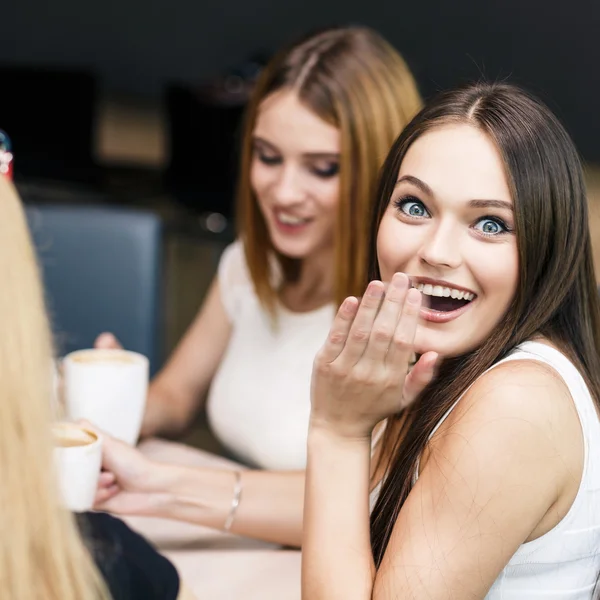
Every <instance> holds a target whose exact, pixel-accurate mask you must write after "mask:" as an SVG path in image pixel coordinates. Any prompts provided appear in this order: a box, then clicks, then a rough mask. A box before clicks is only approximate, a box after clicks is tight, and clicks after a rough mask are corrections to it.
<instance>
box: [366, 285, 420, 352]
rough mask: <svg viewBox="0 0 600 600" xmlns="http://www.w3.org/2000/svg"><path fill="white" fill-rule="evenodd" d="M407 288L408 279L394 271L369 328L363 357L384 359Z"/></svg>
mask: <svg viewBox="0 0 600 600" xmlns="http://www.w3.org/2000/svg"><path fill="white" fill-rule="evenodd" d="M408 288H409V279H408V277H407V276H406V275H404V273H396V274H395V275H394V276H393V277H392V281H391V282H390V285H389V286H388V288H387V293H386V295H385V298H384V299H383V302H382V303H381V307H380V309H379V313H378V314H377V317H376V318H375V323H374V324H373V329H372V330H371V336H370V337H369V343H368V345H367V349H366V351H365V354H364V357H365V359H367V360H370V361H373V362H377V363H383V361H384V360H385V357H386V354H387V352H388V349H389V347H390V344H391V342H392V338H393V336H394V331H395V330H396V325H397V324H398V320H399V319H400V315H401V313H402V306H403V305H404V300H405V298H406V293H407V291H408Z"/></svg>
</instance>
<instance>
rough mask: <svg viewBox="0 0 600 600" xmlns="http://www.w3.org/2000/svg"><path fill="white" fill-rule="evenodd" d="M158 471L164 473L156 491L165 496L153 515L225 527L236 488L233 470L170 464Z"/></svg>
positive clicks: (214, 527)
mask: <svg viewBox="0 0 600 600" xmlns="http://www.w3.org/2000/svg"><path fill="white" fill-rule="evenodd" d="M165 466H167V467H168V469H166V470H165V469H164V467H165ZM161 469H163V473H162V475H159V476H158V478H157V481H158V480H159V479H160V481H161V484H160V488H161V489H160V490H157V491H159V492H167V493H166V494H164V496H163V502H162V504H161V507H160V514H159V515H156V516H161V517H165V518H170V519H178V520H183V521H192V522H198V523H202V524H203V525H206V526H208V527H212V528H213V529H222V528H223V527H224V525H225V523H227V520H228V517H229V515H230V511H231V505H232V498H233V496H234V490H235V487H236V481H237V479H236V473H235V472H234V471H217V470H212V469H201V468H192V467H180V466H173V465H164V466H162V467H161Z"/></svg>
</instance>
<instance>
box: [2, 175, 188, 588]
mask: <svg viewBox="0 0 600 600" xmlns="http://www.w3.org/2000/svg"><path fill="white" fill-rule="evenodd" d="M0 213H1V218H0V236H1V239H2V252H1V253H0V280H1V281H2V294H1V300H0V310H1V313H0V314H1V317H0V382H1V384H0V472H1V473H2V485H1V486H0V531H1V532H2V535H1V536H0V540H1V542H0V590H1V596H2V598H7V599H10V600H109V599H112V600H120V599H125V598H127V600H133V599H137V598H139V599H140V600H141V599H143V600H150V599H155V600H175V599H176V598H178V599H179V600H183V599H184V598H187V599H188V600H190V599H191V598H192V597H191V595H190V593H189V591H187V590H186V589H185V588H184V587H183V586H182V585H180V582H179V577H178V576H177V572H176V571H175V569H174V567H173V566H172V565H171V564H170V563H169V562H168V561H167V560H166V559H165V558H164V557H162V556H160V555H158V554H157V553H156V551H155V550H154V549H153V548H151V547H150V546H149V545H148V544H147V542H145V540H143V539H142V538H141V537H139V536H138V535H137V534H135V533H134V532H133V531H131V530H130V529H129V528H128V527H127V526H126V525H125V524H124V523H121V522H120V521H118V520H117V519H114V518H113V517H110V516H109V515H94V514H85V513H84V514H81V515H78V516H77V521H76V520H75V519H74V517H73V515H71V513H69V511H68V510H66V509H65V508H63V507H62V506H61V502H60V499H59V490H58V484H57V476H56V473H55V470H54V464H53V461H52V457H53V441H52V437H51V423H52V421H53V419H54V418H55V417H56V415H55V414H53V408H54V407H53V406H52V402H51V398H52V397H53V394H54V374H53V372H52V368H51V365H52V360H53V344H52V337H51V333H50V327H49V324H48V319H47V315H46V310H45V306H44V294H43V290H42V285H41V281H40V275H39V270H38V265H37V261H36V256H35V251H34V248H33V245H32V242H31V238H30V235H29V231H28V228H27V223H26V220H25V216H24V211H23V208H22V206H21V202H20V200H19V197H18V196H17V194H16V192H15V190H14V188H13V186H12V184H11V183H10V182H9V181H8V178H6V177H3V176H0ZM82 536H83V537H82ZM108 549H109V550H110V554H111V556H108V554H106V552H104V551H106V550H108ZM134 549H135V552H133V550H134ZM129 551H132V552H129ZM129 554H132V555H135V556H129ZM109 560H110V561H111V564H109V563H108V561H109ZM134 562H135V564H133V563H134ZM113 563H114V564H113ZM116 563H118V565H117V564H116ZM101 573H102V575H104V576H106V581H105V580H104V577H103V576H102V575H101ZM148 590H151V593H149V592H148Z"/></svg>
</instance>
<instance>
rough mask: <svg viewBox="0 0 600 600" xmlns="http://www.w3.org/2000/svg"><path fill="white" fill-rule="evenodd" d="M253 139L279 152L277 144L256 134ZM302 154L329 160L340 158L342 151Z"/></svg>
mask: <svg viewBox="0 0 600 600" xmlns="http://www.w3.org/2000/svg"><path fill="white" fill-rule="evenodd" d="M252 141H253V142H254V143H255V144H256V143H258V144H262V145H263V146H267V147H268V148H269V149H270V150H272V151H273V152H279V150H278V149H277V146H275V145H273V144H271V143H270V142H267V140H265V139H263V138H261V137H257V136H254V137H253V138H252ZM302 156H305V157H307V158H315V159H328V160H339V158H340V153H339V152H303V153H302Z"/></svg>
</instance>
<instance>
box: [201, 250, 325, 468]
mask: <svg viewBox="0 0 600 600" xmlns="http://www.w3.org/2000/svg"><path fill="white" fill-rule="evenodd" d="M218 278H219V286H220V290H221V300H222V302H223V305H224V307H225V310H226V312H227V315H228V317H229V319H230V321H231V323H232V325H233V330H232V334H231V339H230V341H229V345H228V346H227V350H226V351H225V355H224V356H223V360H222V361H221V364H220V366H219V369H218V371H217V373H216V375H215V377H214V379H213V381H212V385H211V389H210V392H209V397H208V404H207V412H208V419H209V423H210V426H211V428H212V430H213V432H214V433H215V435H216V436H217V437H218V439H219V440H220V441H221V443H222V444H223V445H224V446H225V447H226V448H227V449H228V450H229V451H230V452H231V453H232V454H234V455H235V456H236V457H238V458H239V459H240V460H242V461H243V462H245V463H246V464H249V465H251V466H254V467H258V468H261V469H272V470H296V469H299V470H300V469H305V468H306V443H307V437H308V421H309V417H310V380H311V374H312V365H313V360H314V357H315V355H316V353H317V352H318V350H319V349H320V348H321V346H322V345H323V342H324V341H325V339H326V337H327V333H328V332H329V328H330V327H331V323H332V321H333V317H334V315H335V311H334V307H333V304H329V305H326V306H324V307H321V308H319V309H317V310H314V311H310V312H306V313H294V312H291V311H289V310H287V309H286V308H285V307H283V306H281V305H280V306H279V307H278V312H277V317H278V320H277V326H276V327H274V326H273V324H272V323H271V319H270V316H269V314H268V313H266V312H265V310H264V309H263V307H262V306H261V304H260V302H259V300H258V297H257V296H256V293H255V291H254V286H253V284H252V280H251V279H250V274H249V272H248V267H247V264H246V258H245V256H244V250H243V246H242V244H241V243H240V242H235V243H234V244H232V245H231V246H229V247H228V248H226V250H225V251H224V253H223V255H222V257H221V261H220V263H219V271H218Z"/></svg>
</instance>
